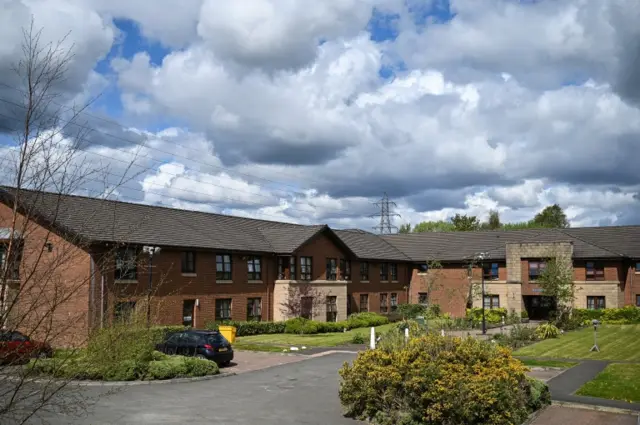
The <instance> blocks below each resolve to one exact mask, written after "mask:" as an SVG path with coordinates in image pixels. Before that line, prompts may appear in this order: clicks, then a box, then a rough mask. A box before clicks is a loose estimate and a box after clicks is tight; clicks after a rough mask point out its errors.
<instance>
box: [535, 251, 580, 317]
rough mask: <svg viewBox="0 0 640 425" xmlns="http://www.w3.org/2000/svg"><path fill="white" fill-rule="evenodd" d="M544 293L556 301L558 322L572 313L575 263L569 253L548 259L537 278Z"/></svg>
mask: <svg viewBox="0 0 640 425" xmlns="http://www.w3.org/2000/svg"><path fill="white" fill-rule="evenodd" d="M536 284H538V286H540V288H541V289H542V291H543V293H544V295H546V296H549V297H552V298H553V299H554V300H555V302H556V318H555V319H556V322H558V323H560V322H562V320H563V319H564V317H568V316H570V315H571V310H572V306H573V300H574V299H575V295H574V285H573V264H572V261H571V257H570V256H568V255H560V254H559V255H555V256H553V257H551V258H549V259H548V260H547V261H546V267H545V269H544V271H543V272H542V274H541V275H540V276H539V277H538V279H537V280H536Z"/></svg>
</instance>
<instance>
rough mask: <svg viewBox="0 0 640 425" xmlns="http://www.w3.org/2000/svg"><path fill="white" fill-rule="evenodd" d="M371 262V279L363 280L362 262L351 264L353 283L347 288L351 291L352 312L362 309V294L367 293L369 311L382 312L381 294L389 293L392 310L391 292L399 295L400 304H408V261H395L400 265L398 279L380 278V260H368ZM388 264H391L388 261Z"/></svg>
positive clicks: (388, 303) (388, 298)
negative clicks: (386, 279) (384, 279)
mask: <svg viewBox="0 0 640 425" xmlns="http://www.w3.org/2000/svg"><path fill="white" fill-rule="evenodd" d="M368 263H369V281H368V282H362V281H361V280H360V262H358V261H354V262H353V263H352V264H351V275H352V276H351V283H350V284H349V286H348V288H347V290H348V293H349V300H350V306H349V311H350V312H351V313H358V312H359V311H360V295H361V294H367V295H368V296H369V311H371V312H374V313H380V294H387V307H388V311H389V312H390V311H391V294H392V293H395V294H397V296H398V305H400V304H406V303H407V301H408V298H407V291H408V289H409V272H410V267H409V264H408V263H395V264H397V266H398V281H397V282H392V281H386V282H383V281H381V280H380V262H374V261H368ZM387 264H391V263H390V262H387Z"/></svg>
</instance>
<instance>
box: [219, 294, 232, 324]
mask: <svg viewBox="0 0 640 425" xmlns="http://www.w3.org/2000/svg"><path fill="white" fill-rule="evenodd" d="M216 320H231V298H222V299H218V300H216Z"/></svg>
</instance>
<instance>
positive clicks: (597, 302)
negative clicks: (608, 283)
mask: <svg viewBox="0 0 640 425" xmlns="http://www.w3.org/2000/svg"><path fill="white" fill-rule="evenodd" d="M587 308H588V309H589V310H600V309H603V308H605V298H604V297H603V296H595V297H587Z"/></svg>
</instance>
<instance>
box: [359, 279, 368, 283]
mask: <svg viewBox="0 0 640 425" xmlns="http://www.w3.org/2000/svg"><path fill="white" fill-rule="evenodd" d="M360 283H369V281H368V280H361V281H360Z"/></svg>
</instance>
